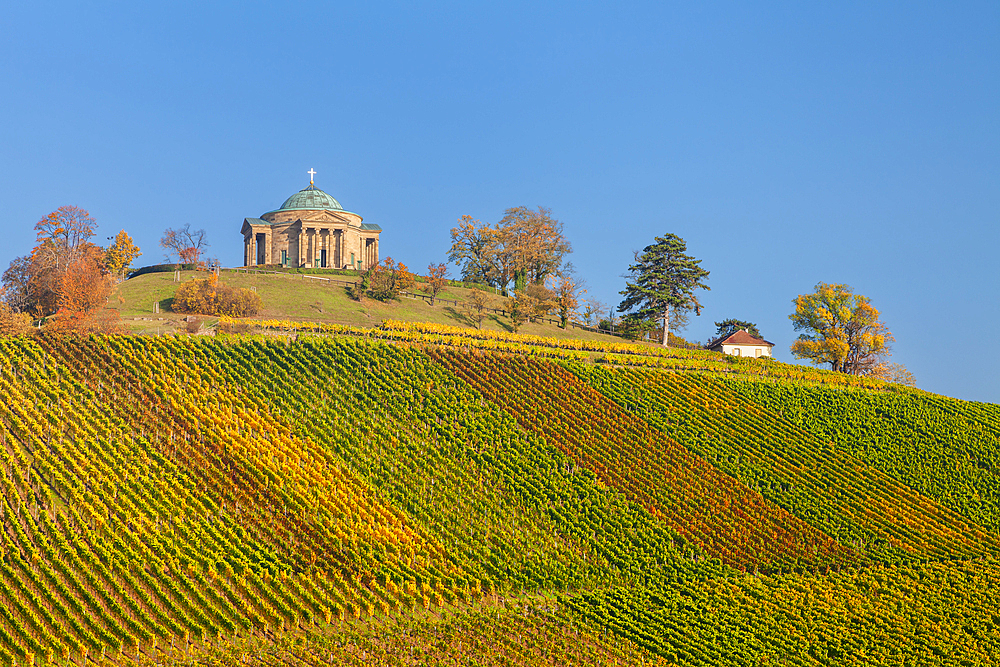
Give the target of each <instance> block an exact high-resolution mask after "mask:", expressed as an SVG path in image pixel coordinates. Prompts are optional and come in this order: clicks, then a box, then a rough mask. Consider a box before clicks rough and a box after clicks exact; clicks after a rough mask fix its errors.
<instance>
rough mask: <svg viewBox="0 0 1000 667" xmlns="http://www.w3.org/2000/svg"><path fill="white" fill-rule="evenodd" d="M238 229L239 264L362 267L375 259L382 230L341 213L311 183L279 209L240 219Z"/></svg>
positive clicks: (341, 208)
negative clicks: (240, 260) (240, 245)
mask: <svg viewBox="0 0 1000 667" xmlns="http://www.w3.org/2000/svg"><path fill="white" fill-rule="evenodd" d="M313 173H315V172H313ZM242 232H243V249H244V251H243V265H244V266H257V265H261V264H264V265H276V264H277V265H283V266H288V267H297V268H337V269H359V270H361V269H366V268H368V267H370V266H372V265H374V264H377V263H378V262H379V236H380V235H381V233H382V228H381V227H380V226H378V225H373V224H371V223H366V222H363V221H362V218H361V216H360V215H358V214H357V213H351V212H350V211H345V210H344V209H343V207H342V206H341V205H340V202H338V201H337V200H336V199H334V198H333V197H331V196H330V195H328V194H327V193H325V192H323V191H322V190H320V189H319V188H317V187H316V186H315V184H314V183H313V182H312V181H310V183H309V187H307V188H305V189H303V190H300V191H299V192H297V193H295V194H294V195H292V196H291V197H289V198H288V199H287V200H285V203H284V204H282V205H281V207H280V208H278V209H275V210H274V211H269V212H267V213H264V214H263V215H261V216H260V217H259V218H245V219H244V220H243V229H242Z"/></svg>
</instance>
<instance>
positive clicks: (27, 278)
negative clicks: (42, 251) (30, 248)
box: [0, 255, 32, 313]
mask: <svg viewBox="0 0 1000 667" xmlns="http://www.w3.org/2000/svg"><path fill="white" fill-rule="evenodd" d="M0 301H3V302H4V304H6V306H7V307H8V308H10V310H11V311H12V312H15V313H24V312H28V311H29V310H30V309H31V305H32V303H31V257H28V256H27V255H25V256H22V257H15V258H14V259H12V260H11V261H10V265H9V266H8V267H7V270H5V271H4V272H3V278H2V288H0Z"/></svg>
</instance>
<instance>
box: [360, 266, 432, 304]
mask: <svg viewBox="0 0 1000 667" xmlns="http://www.w3.org/2000/svg"><path fill="white" fill-rule="evenodd" d="M414 284H415V278H414V277H413V274H412V273H410V270H409V269H408V268H406V265H405V264H403V263H402V262H396V261H395V260H394V259H393V258H392V257H386V258H385V259H384V260H383V261H382V262H381V263H377V264H372V265H371V266H369V267H368V268H367V269H366V270H365V271H364V272H363V273H362V274H361V279H360V280H358V281H357V282H356V283H355V284H354V285H353V286H351V287H348V289H347V293H348V294H349V295H350V296H351V298H353V299H355V300H357V301H361V299H362V298H363V297H366V296H367V297H369V298H372V299H377V300H379V301H391V300H392V299H397V298H399V294H400V292H403V291H406V290H408V289H410V288H411V287H413V285H414Z"/></svg>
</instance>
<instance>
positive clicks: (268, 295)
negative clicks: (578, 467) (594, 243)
mask: <svg viewBox="0 0 1000 667" xmlns="http://www.w3.org/2000/svg"><path fill="white" fill-rule="evenodd" d="M205 275H206V274H205V273H204V272H198V271H182V272H180V280H181V281H182V282H183V281H187V280H192V279H195V278H203V277H205ZM322 278H331V279H332V281H330V282H327V281H325V280H322ZM221 279H222V281H223V282H225V283H226V284H229V285H232V286H234V287H246V288H251V289H254V290H256V291H257V293H258V294H260V296H261V300H262V301H263V304H264V308H263V310H262V312H261V313H260V316H259V318H258V319H276V320H296V321H307V322H330V323H334V324H348V325H353V326H377V325H378V324H379V322H381V321H382V320H383V319H394V320H401V321H407V322H432V323H436V324H445V325H452V326H466V327H472V326H473V325H472V323H471V322H469V321H468V320H467V318H466V317H465V316H464V315H463V313H462V306H461V305H458V304H456V303H454V302H456V301H457V302H459V303H464V302H465V301H466V300H467V298H468V293H469V291H470V290H469V289H468V288H465V287H461V286H456V285H455V284H454V283H453V284H452V285H450V286H448V287H446V288H445V289H444V291H442V292H441V293H440V294H438V303H437V304H435V305H434V306H431V305H430V304H429V303H428V301H427V300H426V299H425V298H410V297H406V296H404V297H401V298H400V299H399V300H397V301H391V302H388V303H384V302H381V301H376V300H373V299H365V300H364V301H363V302H358V301H355V300H353V299H351V298H350V297H349V296H348V294H347V292H346V290H345V287H344V282H345V281H352V280H354V279H355V278H354V277H353V276H348V275H340V274H336V273H333V272H329V273H323V272H316V273H286V274H278V273H263V272H260V273H253V272H249V273H248V272H244V271H233V270H224V271H223V272H222V276H221ZM179 284H180V283H178V282H176V281H175V277H174V274H173V273H169V272H168V273H146V274H143V275H139V276H136V277H135V278H131V279H130V280H127V281H125V282H123V283H122V284H121V285H120V286H119V287H118V290H117V292H116V294H115V296H113V297H112V299H111V302H110V304H109V306H110V307H111V308H112V309H114V310H116V311H118V312H119V313H120V315H121V317H122V319H123V320H124V321H125V324H126V325H127V326H128V328H129V330H130V331H132V332H135V333H156V332H157V329H159V332H160V333H164V332H165V331H166V330H167V329H171V330H172V329H173V328H175V326H176V323H177V322H178V321H179V320H180V319H181V318H182V317H183V316H182V315H179V314H177V313H171V312H170V309H169V307H170V299H171V298H172V297H173V294H174V292H175V291H176V289H177V287H178V285H179ZM420 288H421V284H420V283H417V285H416V287H415V288H414V290H413V291H414V292H416V293H420ZM499 300H500V299H499V297H498V301H499ZM154 304H159V313H156V312H154ZM216 319H217V318H209V319H208V322H209V323H211V322H214V321H215V320H216ZM483 329H486V330H491V331H510V323H509V318H506V317H504V316H502V315H499V314H494V313H491V314H490V315H489V316H488V317H487V319H486V320H485V321H484V322H483ZM520 332H521V333H526V334H535V335H544V336H553V337H557V338H582V339H588V340H589V339H595V340H597V339H608V338H611V337H610V336H608V335H607V334H601V333H596V332H592V331H588V330H586V329H580V328H571V329H569V330H567V331H563V330H562V329H560V328H559V327H558V326H556V325H555V324H554V323H542V324H537V323H528V324H525V325H524V326H523V327H522V328H521V330H520Z"/></svg>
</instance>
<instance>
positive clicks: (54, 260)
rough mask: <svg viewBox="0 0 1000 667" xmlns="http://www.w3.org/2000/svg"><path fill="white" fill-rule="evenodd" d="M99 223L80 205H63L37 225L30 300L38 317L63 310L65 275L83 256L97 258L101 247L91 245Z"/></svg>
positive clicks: (30, 270) (30, 266) (30, 264)
mask: <svg viewBox="0 0 1000 667" xmlns="http://www.w3.org/2000/svg"><path fill="white" fill-rule="evenodd" d="M95 225H96V222H95V221H94V219H93V218H92V217H90V214H89V213H88V212H87V211H86V210H84V209H82V208H79V207H78V206H60V207H59V208H57V209H56V210H55V211H53V212H52V213H49V214H48V215H47V216H45V217H44V218H42V219H41V220H39V221H38V222H37V223H35V232H36V233H37V239H36V244H35V247H34V248H33V249H32V250H31V255H30V256H29V258H28V266H27V274H28V287H27V298H28V302H29V307H30V308H31V310H33V311H34V312H35V313H36V314H37V315H38V316H40V317H46V316H48V315H52V314H54V313H55V312H56V311H57V310H58V309H59V307H60V306H59V289H60V283H61V281H62V277H63V274H64V273H65V272H66V270H67V269H68V267H69V266H70V265H71V264H74V263H75V262H76V261H77V260H78V259H80V258H81V257H88V258H91V259H92V258H93V257H94V251H95V250H96V249H97V246H96V245H94V244H93V243H91V242H90V239H91V238H92V237H93V236H94V233H95V232H94V227H95Z"/></svg>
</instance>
